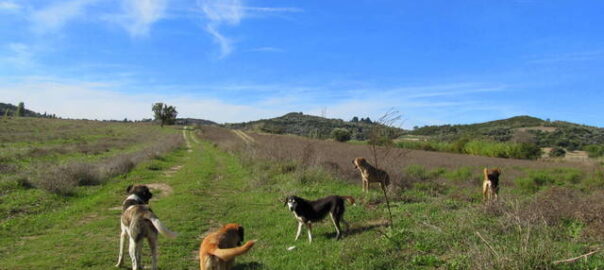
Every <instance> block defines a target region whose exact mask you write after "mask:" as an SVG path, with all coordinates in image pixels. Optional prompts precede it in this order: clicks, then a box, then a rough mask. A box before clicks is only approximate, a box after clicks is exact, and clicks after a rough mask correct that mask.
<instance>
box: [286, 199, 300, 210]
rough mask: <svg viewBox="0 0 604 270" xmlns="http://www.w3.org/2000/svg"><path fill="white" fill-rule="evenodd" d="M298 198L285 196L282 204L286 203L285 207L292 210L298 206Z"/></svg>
mask: <svg viewBox="0 0 604 270" xmlns="http://www.w3.org/2000/svg"><path fill="white" fill-rule="evenodd" d="M299 199H300V198H299V197H297V196H287V198H285V200H284V202H283V205H284V206H285V205H287V208H288V209H289V211H292V212H293V211H294V210H295V209H296V207H298V200H299Z"/></svg>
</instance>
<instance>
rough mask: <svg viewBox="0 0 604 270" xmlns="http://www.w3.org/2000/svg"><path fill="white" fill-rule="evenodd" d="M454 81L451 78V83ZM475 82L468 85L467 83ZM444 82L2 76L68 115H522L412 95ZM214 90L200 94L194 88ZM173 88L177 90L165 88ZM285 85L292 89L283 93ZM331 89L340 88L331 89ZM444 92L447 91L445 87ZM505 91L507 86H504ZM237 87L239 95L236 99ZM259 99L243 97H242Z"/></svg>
mask: <svg viewBox="0 0 604 270" xmlns="http://www.w3.org/2000/svg"><path fill="white" fill-rule="evenodd" d="M451 85H453V84H450V85H449V86H451ZM468 85H470V84H468ZM439 87H447V85H440V86H437V85H425V86H413V87H409V88H413V89H416V90H414V91H411V92H409V91H408V89H409V88H407V87H398V88H372V89H369V88H368V89H365V90H361V91H348V90H346V89H345V88H343V89H340V90H341V91H339V92H341V93H342V94H341V95H338V96H337V97H335V96H334V97H329V95H328V94H326V93H325V88H322V87H320V86H318V87H309V86H296V85H284V84H281V85H264V86H263V85H250V84H246V85H233V84H227V85H224V86H220V85H217V86H215V87H210V86H193V85H189V86H178V85H176V86H171V87H168V88H162V86H161V85H156V86H154V87H150V88H149V89H147V90H148V91H144V92H143V91H133V90H132V89H140V88H141V87H137V86H132V85H130V84H128V83H125V82H119V81H115V82H85V81H73V80H63V79H57V78H40V77H29V78H17V79H14V78H13V79H10V78H3V79H0V97H2V102H10V103H18V102H20V101H23V102H25V104H26V106H27V107H28V108H31V109H33V110H35V111H40V112H45V111H46V112H49V113H55V114H57V115H60V116H63V117H69V118H87V119H124V118H128V119H142V118H149V117H151V111H150V107H151V104H152V103H154V102H165V103H168V104H172V105H174V106H176V108H177V110H178V112H179V115H180V116H182V117H194V118H203V119H208V120H212V121H216V122H223V123H224V122H242V121H251V120H257V119H262V118H271V117H276V116H280V115H283V114H285V113H288V112H291V111H297V112H304V113H306V114H313V115H320V114H321V112H322V110H323V109H326V112H327V114H326V116H327V117H329V118H340V119H344V120H349V119H351V118H352V117H353V116H357V117H367V116H369V117H371V118H372V119H374V120H375V119H378V118H379V117H380V116H382V115H383V114H384V113H385V112H386V111H388V110H390V109H392V108H394V109H395V110H398V111H400V112H401V113H402V115H403V120H405V121H404V122H403V123H402V124H404V127H405V128H411V127H412V126H414V125H426V124H440V123H459V121H483V120H491V119H495V118H497V117H498V116H501V117H503V116H505V117H508V116H512V115H518V114H522V112H523V111H524V110H523V109H522V108H517V107H516V106H514V104H504V105H499V106H495V105H489V106H486V105H484V98H485V96H486V95H489V93H482V92H478V93H476V94H475V95H471V96H467V95H465V94H466V93H468V92H462V91H461V90H460V89H456V91H453V92H454V93H452V94H451V95H450V96H446V97H442V96H440V95H434V96H430V98H429V99H426V97H425V96H419V97H413V96H412V94H414V93H418V91H421V90H417V89H438V88H439ZM214 88H215V89H216V90H213V91H211V92H210V93H208V91H204V92H203V94H197V93H196V92H195V91H194V90H191V89H214ZM168 89H172V90H168ZM283 89H288V91H285V92H283V91H282V90H283ZM332 91H337V90H334V89H332ZM443 91H444V90H443ZM502 91H503V90H502ZM234 92H236V94H237V96H240V97H242V98H235V99H234V98H232V96H233V94H234ZM252 96H253V97H254V98H245V97H252Z"/></svg>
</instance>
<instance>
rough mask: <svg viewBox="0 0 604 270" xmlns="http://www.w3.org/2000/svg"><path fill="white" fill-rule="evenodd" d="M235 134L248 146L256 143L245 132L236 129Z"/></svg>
mask: <svg viewBox="0 0 604 270" xmlns="http://www.w3.org/2000/svg"><path fill="white" fill-rule="evenodd" d="M233 133H235V135H237V136H238V137H239V138H241V139H242V140H243V141H244V142H245V143H247V144H252V143H254V142H255V141H256V140H255V139H254V138H252V137H251V136H250V135H247V134H246V133H245V132H243V131H241V130H236V129H234V130H233Z"/></svg>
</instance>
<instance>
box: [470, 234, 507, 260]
mask: <svg viewBox="0 0 604 270" xmlns="http://www.w3.org/2000/svg"><path fill="white" fill-rule="evenodd" d="M476 235H478V237H480V240H482V241H483V242H484V243H485V244H486V245H487V247H489V249H490V250H491V252H493V255H495V256H496V257H497V258H501V256H499V253H497V251H495V249H494V248H493V246H491V244H489V242H488V241H487V240H486V239H484V237H482V235H481V234H480V233H479V232H476Z"/></svg>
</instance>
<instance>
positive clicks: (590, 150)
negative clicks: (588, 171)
mask: <svg viewBox="0 0 604 270" xmlns="http://www.w3.org/2000/svg"><path fill="white" fill-rule="evenodd" d="M583 150H585V151H587V154H588V155H589V157H591V158H597V157H601V156H604V145H596V144H592V145H587V146H585V147H583Z"/></svg>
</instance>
